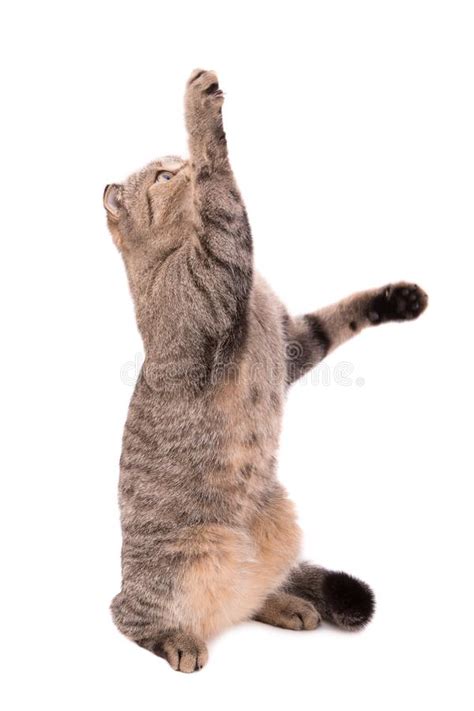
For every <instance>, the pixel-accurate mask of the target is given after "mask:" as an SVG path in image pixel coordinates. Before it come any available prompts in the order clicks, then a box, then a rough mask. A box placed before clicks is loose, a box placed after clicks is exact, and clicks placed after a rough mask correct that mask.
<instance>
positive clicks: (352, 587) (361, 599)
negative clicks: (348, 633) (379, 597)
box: [323, 571, 375, 630]
mask: <svg viewBox="0 0 474 711" xmlns="http://www.w3.org/2000/svg"><path fill="white" fill-rule="evenodd" d="M323 596H324V599H325V601H326V604H327V606H328V608H329V610H330V613H331V617H332V621H333V622H334V623H335V624H336V625H337V626H338V627H342V628H343V629H345V630H359V629H361V628H362V627H364V626H365V625H366V624H367V623H368V622H370V620H371V618H372V616H373V614H374V611H375V596H374V593H373V592H372V590H371V589H370V587H369V586H368V585H367V583H363V582H362V580H358V579H357V578H354V577H352V575H348V574H347V573H336V572H333V571H328V573H327V575H326V576H325V578H324V581H323Z"/></svg>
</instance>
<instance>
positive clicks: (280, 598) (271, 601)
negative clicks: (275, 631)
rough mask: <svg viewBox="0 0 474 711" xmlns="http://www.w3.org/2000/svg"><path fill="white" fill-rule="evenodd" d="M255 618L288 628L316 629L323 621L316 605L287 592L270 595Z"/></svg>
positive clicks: (268, 623)
mask: <svg viewBox="0 0 474 711" xmlns="http://www.w3.org/2000/svg"><path fill="white" fill-rule="evenodd" d="M253 619H254V620H257V622H265V623H266V624H267V625H274V626H275V627H284V628H285V629H287V630H315V629H316V627H317V626H318V625H319V623H320V622H321V616H320V614H319V612H318V611H317V610H316V608H315V607H314V605H312V604H311V603H310V602H308V601H306V600H303V599H302V598H301V597H296V595H290V594H289V593H285V592H276V593H273V594H272V595H269V596H268V597H267V599H266V600H265V602H264V604H263V606H262V607H261V609H260V610H259V611H258V612H257V613H256V614H255V615H254V616H253Z"/></svg>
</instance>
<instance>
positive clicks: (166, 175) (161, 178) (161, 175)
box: [155, 170, 173, 183]
mask: <svg viewBox="0 0 474 711" xmlns="http://www.w3.org/2000/svg"><path fill="white" fill-rule="evenodd" d="M172 177H173V173H170V172H169V171H168V170H159V171H158V173H157V174H156V178H155V182H156V183H166V182H167V181H168V180H171V178H172Z"/></svg>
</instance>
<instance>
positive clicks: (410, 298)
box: [367, 282, 428, 325]
mask: <svg viewBox="0 0 474 711" xmlns="http://www.w3.org/2000/svg"><path fill="white" fill-rule="evenodd" d="M427 305H428V296H427V294H426V293H425V292H424V291H423V289H420V287H419V286H417V284H408V283H406V282H400V283H399V284H389V286H386V287H384V289H382V291H381V292H380V293H378V294H377V295H376V296H374V297H373V298H372V299H371V301H370V303H369V306H368V309H367V318H368V319H369V321H370V322H371V323H372V324H374V325H376V324H379V323H384V322H386V321H408V320H410V319H414V318H418V316H419V315H420V314H422V313H423V311H424V310H425V309H426V307H427Z"/></svg>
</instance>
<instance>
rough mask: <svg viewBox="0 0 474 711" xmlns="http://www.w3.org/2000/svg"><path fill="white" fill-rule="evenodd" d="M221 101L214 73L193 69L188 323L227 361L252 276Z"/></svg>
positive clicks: (237, 340)
mask: <svg viewBox="0 0 474 711" xmlns="http://www.w3.org/2000/svg"><path fill="white" fill-rule="evenodd" d="M222 103H223V93H222V91H221V90H220V88H219V84H218V80H217V76H216V74H215V73H214V72H209V71H204V70H196V71H194V72H193V74H192V75H191V78H190V79H189V81H188V85H187V89H186V96H185V117H186V127H187V131H188V139H189V152H190V160H189V165H190V180H191V185H192V209H193V222H194V227H195V237H196V239H195V240H193V241H192V242H190V245H189V254H188V259H187V270H188V276H189V280H188V281H189V292H190V293H191V294H193V295H194V297H195V298H194V297H193V306H192V308H193V311H194V313H195V317H193V323H194V324H195V325H199V330H200V334H201V336H202V338H204V337H205V351H206V354H207V355H206V358H207V359H208V361H209V362H212V363H214V364H215V363H217V362H218V363H229V362H230V361H231V360H232V359H233V358H234V357H235V355H236V352H237V349H238V347H239V345H240V344H242V343H243V341H244V339H245V334H246V327H247V305H248V298H249V294H250V291H251V286H252V279H253V258H252V238H251V232H250V226H249V223H248V219H247V213H246V211H245V206H244V203H243V201H242V198H241V196H240V193H239V190H238V188H237V185H236V183H235V180H234V176H233V173H232V169H231V167H230V163H229V158H228V153H227V142H226V137H225V133H224V128H223V122H222Z"/></svg>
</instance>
